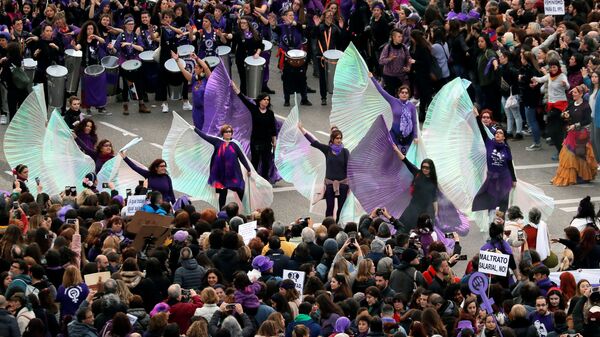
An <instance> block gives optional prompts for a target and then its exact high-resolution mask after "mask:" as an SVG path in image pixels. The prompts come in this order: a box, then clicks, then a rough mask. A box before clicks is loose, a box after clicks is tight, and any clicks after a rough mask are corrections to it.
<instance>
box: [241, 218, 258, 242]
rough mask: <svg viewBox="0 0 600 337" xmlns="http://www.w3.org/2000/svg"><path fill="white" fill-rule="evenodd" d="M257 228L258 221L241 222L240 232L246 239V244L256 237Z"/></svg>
mask: <svg viewBox="0 0 600 337" xmlns="http://www.w3.org/2000/svg"><path fill="white" fill-rule="evenodd" d="M256 228H257V225H256V221H252V222H248V223H245V224H241V225H240V226H239V227H238V233H239V234H240V235H241V236H242V238H243V239H244V244H246V245H247V244H248V243H250V240H252V239H254V238H255V237H256Z"/></svg>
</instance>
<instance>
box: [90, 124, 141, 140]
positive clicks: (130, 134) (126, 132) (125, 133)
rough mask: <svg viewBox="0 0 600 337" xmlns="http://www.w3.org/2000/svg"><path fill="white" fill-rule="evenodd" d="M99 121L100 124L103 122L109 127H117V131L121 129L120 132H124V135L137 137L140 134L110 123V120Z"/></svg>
mask: <svg viewBox="0 0 600 337" xmlns="http://www.w3.org/2000/svg"><path fill="white" fill-rule="evenodd" d="M98 123H100V124H102V125H104V126H108V127H109V128H111V129H115V130H117V131H119V132H121V133H123V135H124V136H131V137H137V136H138V135H136V134H135V133H133V132H131V131H127V130H125V129H122V128H120V127H118V126H116V125H114V124H110V123H108V122H98Z"/></svg>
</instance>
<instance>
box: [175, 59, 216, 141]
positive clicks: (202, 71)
mask: <svg viewBox="0 0 600 337" xmlns="http://www.w3.org/2000/svg"><path fill="white" fill-rule="evenodd" d="M171 56H172V58H173V59H175V62H176V64H177V66H178V67H179V70H180V71H181V73H182V74H183V77H185V79H186V80H187V81H191V82H192V100H193V102H194V108H193V109H192V119H193V120H194V126H195V127H196V128H197V129H198V130H202V127H203V126H204V91H205V90H206V83H207V81H208V78H209V77H210V74H211V72H210V68H209V67H208V65H207V64H206V62H204V61H203V60H202V59H201V58H199V57H198V56H196V55H195V54H192V59H193V60H194V61H195V66H194V72H193V74H192V73H190V72H189V71H187V69H185V66H184V65H183V64H181V63H179V62H178V61H177V60H178V59H179V56H178V55H177V54H175V53H172V54H171Z"/></svg>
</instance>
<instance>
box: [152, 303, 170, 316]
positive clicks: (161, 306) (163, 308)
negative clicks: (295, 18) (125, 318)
mask: <svg viewBox="0 0 600 337" xmlns="http://www.w3.org/2000/svg"><path fill="white" fill-rule="evenodd" d="M170 309H171V307H170V306H169V305H168V304H167V303H163V302H161V303H158V304H156V305H155V306H154V308H153V309H152V311H150V317H154V315H156V314H159V313H161V312H168V311H169V310H170Z"/></svg>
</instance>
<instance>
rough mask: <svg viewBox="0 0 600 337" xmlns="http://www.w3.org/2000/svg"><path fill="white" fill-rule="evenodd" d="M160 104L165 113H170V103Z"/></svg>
mask: <svg viewBox="0 0 600 337" xmlns="http://www.w3.org/2000/svg"><path fill="white" fill-rule="evenodd" d="M160 106H161V108H162V112H164V113H168V112H169V104H167V103H163V104H161V105H160Z"/></svg>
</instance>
